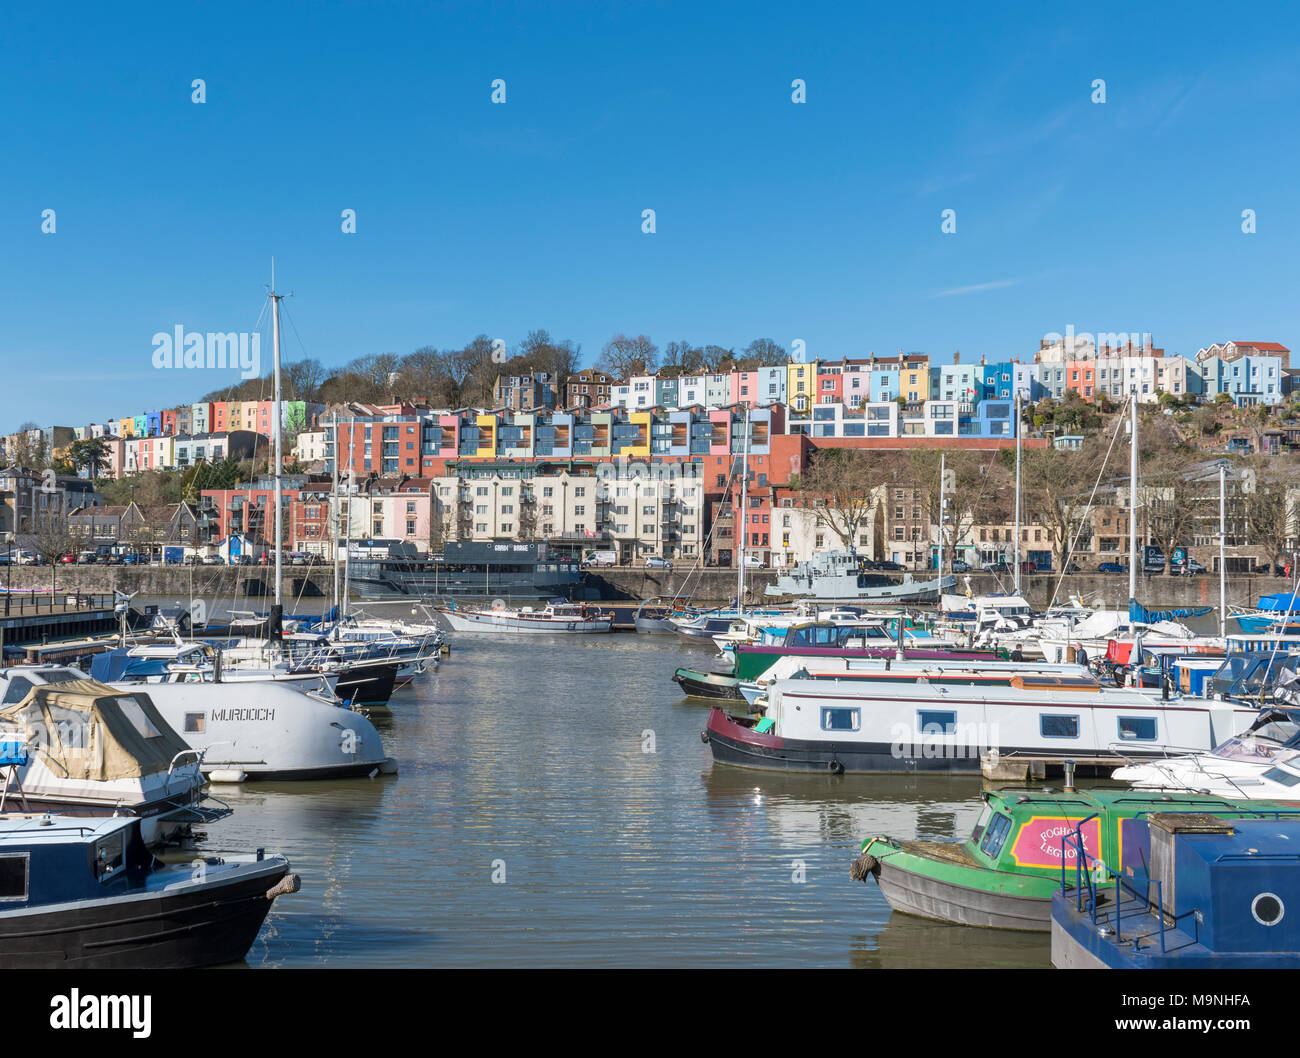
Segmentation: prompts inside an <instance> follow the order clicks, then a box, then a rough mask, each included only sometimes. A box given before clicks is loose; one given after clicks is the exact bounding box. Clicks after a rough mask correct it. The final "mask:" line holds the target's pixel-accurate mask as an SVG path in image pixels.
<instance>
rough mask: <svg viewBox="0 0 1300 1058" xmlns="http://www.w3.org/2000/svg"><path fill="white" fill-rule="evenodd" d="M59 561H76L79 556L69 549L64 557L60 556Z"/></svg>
mask: <svg viewBox="0 0 1300 1058" xmlns="http://www.w3.org/2000/svg"><path fill="white" fill-rule="evenodd" d="M59 561H60V562H76V561H77V556H76V554H74V553H73V552H71V551H69V552H68V553H67V554H66V555H64V556H63V557H62V558H60V559H59Z"/></svg>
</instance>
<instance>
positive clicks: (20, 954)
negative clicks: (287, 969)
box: [0, 814, 299, 970]
mask: <svg viewBox="0 0 1300 1058" xmlns="http://www.w3.org/2000/svg"><path fill="white" fill-rule="evenodd" d="M298 888H299V879H298V876H297V875H291V874H290V873H289V861H288V860H286V859H285V858H284V857H283V856H267V855H265V854H264V853H263V852H262V850H260V849H259V850H258V851H257V853H256V854H245V855H233V856H232V855H222V856H210V857H207V858H205V859H203V860H196V861H194V862H193V863H189V862H186V863H183V864H173V865H166V864H163V863H161V862H160V861H158V860H156V859H155V858H154V857H153V854H152V853H150V851H149V849H148V847H147V846H146V844H145V842H144V839H143V838H142V836H141V834H140V820H139V819H136V818H134V817H132V816H111V817H105V818H98V819H75V818H71V817H68V816H56V815H30V814H23V815H19V814H10V815H0V968H4V969H7V970H10V969H15V970H16V969H22V970H44V969H78V970H82V969H86V970H91V969H102V970H123V969H155V970H163V969H181V968H184V967H191V966H213V965H219V964H222V963H232V962H238V961H240V960H241V959H243V958H244V956H245V955H246V954H247V953H248V949H249V948H250V947H251V946H252V944H253V941H254V940H256V939H257V934H258V931H259V930H260V929H261V928H262V922H263V920H265V918H266V915H267V912H268V911H270V910H271V904H272V903H273V902H274V901H275V899H276V898H277V897H278V896H281V895H283V894H285V893H295V892H297V891H298Z"/></svg>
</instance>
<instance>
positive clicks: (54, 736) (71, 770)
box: [0, 679, 189, 782]
mask: <svg viewBox="0 0 1300 1058" xmlns="http://www.w3.org/2000/svg"><path fill="white" fill-rule="evenodd" d="M0 720H5V721H9V722H10V723H13V724H17V725H20V726H22V727H23V728H24V729H25V734H26V737H27V742H28V744H29V746H30V747H31V749H32V751H33V752H38V753H40V754H41V755H42V756H44V757H46V758H47V759H48V760H50V761H52V762H53V763H54V765H55V767H56V769H57V770H59V771H62V772H63V773H64V774H66V775H68V776H69V777H71V778H77V779H90V780H93V781H96V782H99V781H105V780H112V779H138V778H140V777H141V776H144V775H152V774H154V773H155V772H165V771H168V770H170V768H171V766H172V762H173V761H174V760H175V759H176V757H177V755H178V754H181V753H185V752H187V751H188V750H189V747H188V746H187V745H186V744H185V743H184V742H182V741H181V738H180V736H179V735H177V734H176V732H175V731H173V730H172V729H171V728H170V727H168V726H167V721H166V720H164V719H163V718H162V715H161V714H160V713H159V712H158V710H157V709H156V708H155V707H154V704H153V702H152V701H151V700H150V698H149V696H148V695H147V694H142V693H140V692H133V693H130V694H128V693H124V692H122V691H119V690H115V689H114V688H112V687H108V686H105V685H104V684H102V683H99V682H98V681H96V680H91V679H85V680H69V681H68V682H66V683H57V684H46V685H40V686H35V687H33V688H32V689H31V690H30V691H28V693H27V697H25V698H24V699H23V700H22V701H21V702H19V703H18V704H16V705H9V706H6V707H5V708H4V709H0Z"/></svg>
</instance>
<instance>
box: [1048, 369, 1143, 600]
mask: <svg viewBox="0 0 1300 1058" xmlns="http://www.w3.org/2000/svg"><path fill="white" fill-rule="evenodd" d="M1129 399H1130V400H1133V401H1136V400H1137V394H1132V395H1131V396H1130V397H1129ZM1123 421H1124V415H1123V409H1122V408H1121V409H1120V414H1117V415H1116V416H1115V434H1114V436H1113V437H1111V439H1110V445H1109V447H1108V448H1107V449H1106V456H1105V458H1104V459H1103V460H1102V461H1101V466H1100V467H1098V468H1097V480H1096V481H1094V482H1093V484H1092V493H1091V495H1089V497H1088V505H1087V507H1085V508H1084V511H1083V514H1084V518H1083V519H1080V520H1079V524H1078V527H1077V528H1076V529H1075V532H1074V539H1073V540H1071V541H1070V546H1069V547H1068V548H1067V549H1066V552H1065V561H1063V562H1062V563H1061V574H1060V576H1059V577H1057V579H1056V587H1055V589H1053V591H1052V597H1051V599H1050V600H1049V601H1048V603H1047V608H1048V609H1049V610H1050V609H1051V608H1052V607H1053V606H1055V605H1056V597H1057V596H1058V595H1059V594H1060V593H1061V585H1062V584H1064V583H1065V572H1066V570H1068V569H1069V568H1070V560H1071V559H1072V558H1073V557H1074V549H1075V547H1076V545H1077V544H1078V543H1079V537H1080V536H1081V535H1082V534H1083V524H1084V519H1086V518H1087V516H1088V514H1089V513H1090V512H1091V511H1092V504H1093V500H1094V499H1096V497H1097V490H1098V489H1099V488H1100V487H1101V478H1102V475H1103V474H1105V473H1106V464H1107V463H1109V462H1110V454H1111V452H1113V451H1114V450H1115V442H1116V441H1117V440H1119V434H1120V424H1121V423H1122V422H1123ZM1129 517H1130V518H1136V517H1137V512H1136V511H1130V512H1129ZM1067 524H1068V523H1067ZM1129 561H1130V562H1132V561H1133V556H1131V555H1130V556H1129Z"/></svg>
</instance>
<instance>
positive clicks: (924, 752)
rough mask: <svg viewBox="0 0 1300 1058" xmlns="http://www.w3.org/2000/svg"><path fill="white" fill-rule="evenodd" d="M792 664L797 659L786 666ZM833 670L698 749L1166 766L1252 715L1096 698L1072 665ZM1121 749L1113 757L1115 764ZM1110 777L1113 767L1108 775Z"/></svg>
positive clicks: (832, 758) (879, 761) (1212, 705)
mask: <svg viewBox="0 0 1300 1058" xmlns="http://www.w3.org/2000/svg"><path fill="white" fill-rule="evenodd" d="M790 660H791V661H792V662H793V661H795V660H797V659H790ZM839 664H840V665H841V666H842V667H843V669H844V671H843V672H840V673H832V672H831V671H829V670H823V672H822V673H821V674H820V678H802V677H792V678H786V679H777V680H775V681H774V682H773V683H772V684H771V686H770V688H769V690H768V693H767V701H766V703H765V704H764V703H762V702H761V700H760V704H761V705H762V708H763V713H764V715H763V717H762V718H761V720H760V719H756V718H754V717H752V716H735V715H728V714H727V713H725V712H724V711H723V710H722V709H720V708H718V707H716V706H715V707H714V708H713V710H712V711H711V712H710V715H709V722H708V726H707V728H706V730H705V731H704V732H703V738H704V740H705V741H706V742H708V743H709V746H710V748H711V749H712V751H713V759H714V760H715V761H716V762H719V763H724V764H733V765H738V766H742V767H751V768H764V769H773V770H782V771H788V770H797V771H830V772H832V773H834V774H842V773H844V772H917V771H937V772H961V771H969V772H977V771H979V770H980V768H981V758H982V757H984V756H985V755H986V754H987V755H989V757H990V759H992V758H993V757H994V755H995V754H996V756H997V758H998V759H1001V758H1004V757H1013V758H1021V759H1025V760H1033V761H1037V762H1042V763H1043V764H1044V765H1045V766H1046V765H1053V766H1057V767H1060V766H1063V764H1064V762H1065V761H1066V760H1070V759H1074V760H1078V758H1081V757H1082V758H1086V761H1080V765H1081V770H1083V768H1084V767H1086V768H1088V769H1090V770H1091V769H1095V768H1098V767H1103V766H1106V765H1107V763H1108V762H1113V763H1115V764H1117V763H1121V762H1122V761H1123V760H1125V759H1131V758H1138V757H1141V758H1156V757H1161V756H1167V755H1168V754H1169V753H1170V751H1171V750H1175V749H1177V750H1179V751H1182V750H1184V749H1185V748H1193V747H1195V748H1200V749H1208V748H1210V747H1211V746H1213V745H1214V744H1215V741H1216V740H1217V739H1220V738H1223V737H1226V736H1227V735H1228V734H1230V733H1232V732H1235V731H1239V730H1241V729H1243V728H1244V727H1246V726H1247V725H1248V724H1249V723H1250V720H1251V718H1253V717H1254V715H1255V710H1253V709H1250V708H1246V707H1243V706H1240V705H1237V704H1235V703H1232V702H1217V701H1206V700H1203V699H1200V700H1188V699H1179V700H1170V701H1164V700H1161V699H1159V698H1155V697H1153V696H1151V695H1148V694H1144V693H1143V692H1141V691H1136V690H1132V689H1129V688H1118V687H1103V686H1101V685H1100V684H1099V683H1098V682H1097V681H1096V680H1095V679H1094V678H1092V677H1091V676H1090V675H1089V674H1087V673H1085V672H1084V671H1083V670H1082V669H1079V668H1078V667H1077V666H1075V667H1074V670H1075V673H1077V675H1075V674H1070V673H1068V672H1051V673H1036V672H1033V671H1027V670H1026V671H1021V670H1022V669H1023V668H1024V666H1019V665H1016V664H1014V663H1004V662H1002V663H986V664H982V665H977V664H974V663H972V664H971V665H970V667H969V669H968V670H966V671H963V670H962V665H961V663H953V664H944V665H935V664H933V663H929V665H930V671H927V663H923V662H892V663H891V662H888V661H887V660H886V662H885V664H889V666H890V667H889V670H888V671H887V672H879V671H877V672H870V671H868V672H864V673H863V674H862V675H861V677H860V678H859V677H856V676H855V677H854V678H852V679H846V678H844V676H846V675H852V674H853V670H854V668H855V667H860V666H867V665H873V666H878V665H880V664H881V663H878V662H875V661H872V660H870V659H866V660H862V661H857V660H854V659H842V660H840V661H839ZM1121 748H1122V752H1123V755H1121ZM1112 766H1113V765H1112Z"/></svg>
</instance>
